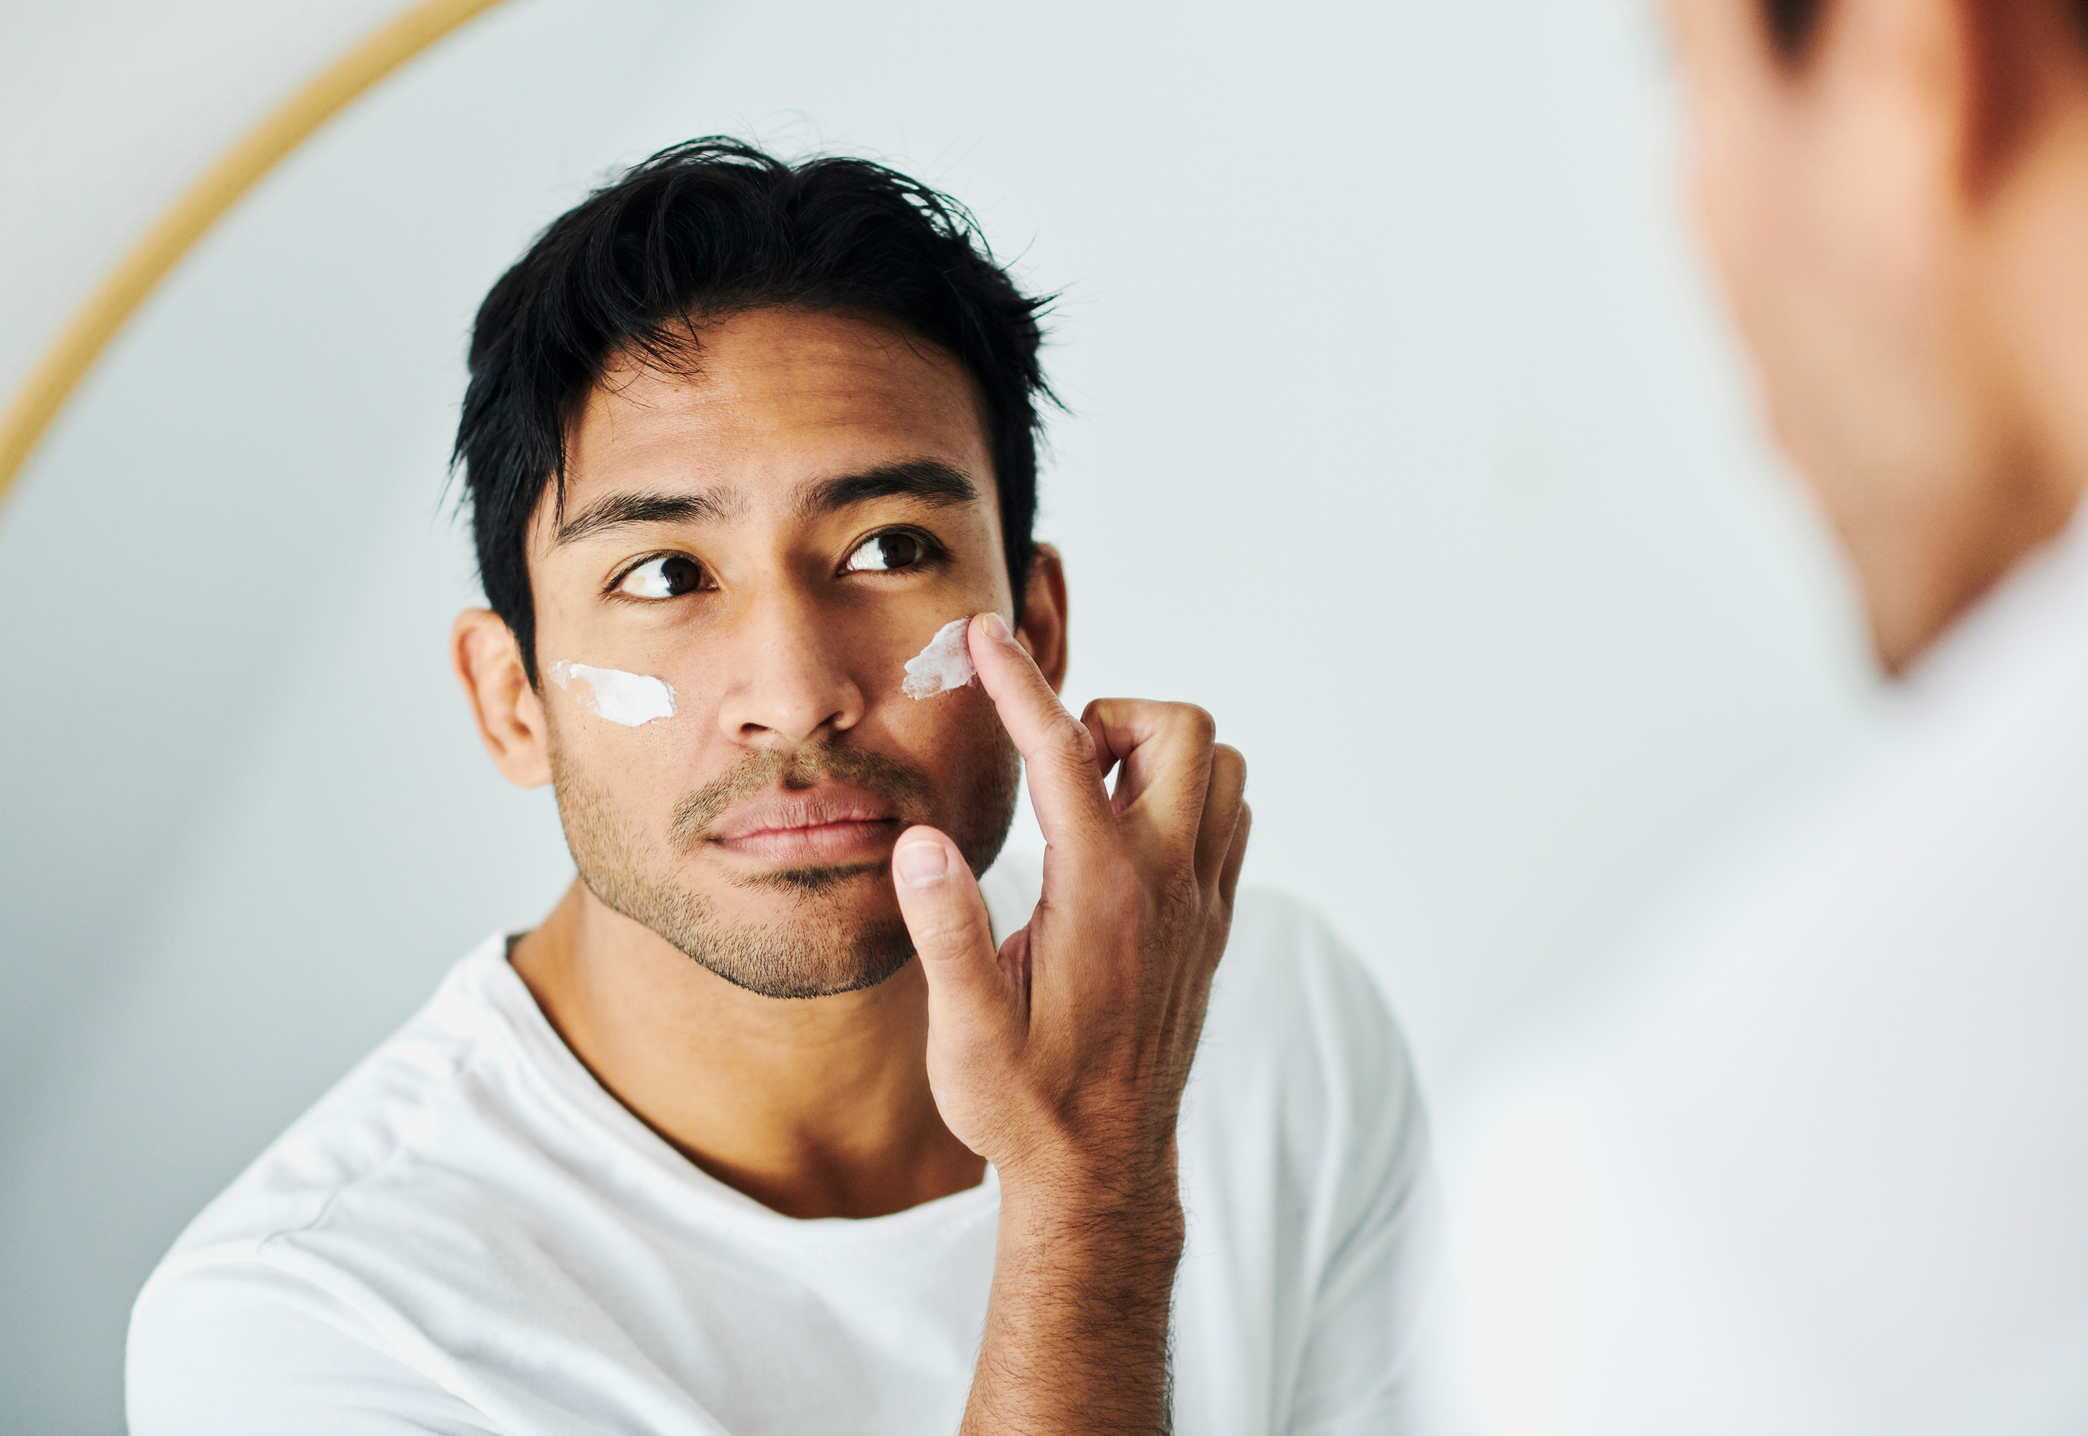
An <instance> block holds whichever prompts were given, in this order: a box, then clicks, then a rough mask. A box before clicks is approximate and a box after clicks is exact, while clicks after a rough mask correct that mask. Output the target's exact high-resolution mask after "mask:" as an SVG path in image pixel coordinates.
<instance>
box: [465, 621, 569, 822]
mask: <svg viewBox="0 0 2088 1436" xmlns="http://www.w3.org/2000/svg"><path fill="white" fill-rule="evenodd" d="M450 666H451V667H453V668H454V669H456V671H457V679H458V681H459V682H461V683H462V684H463V685H464V697H465V698H466V699H467V700H468V701H469V702H470V704H471V713H472V717H474V718H475V719H477V720H478V730H479V741H480V742H482V743H484V744H485V745H486V751H487V752H488V753H490V754H492V755H493V764H494V766H495V767H497V768H499V769H500V771H501V773H502V775H503V776H505V777H506V778H507V780H508V781H509V782H510V783H513V784H514V785H515V786H516V787H519V788H541V787H542V786H543V785H544V784H546V783H548V782H550V781H551V749H550V743H549V741H548V740H549V737H550V733H549V728H548V726H547V724H546V723H545V720H544V704H543V700H542V699H541V698H539V697H538V696H537V693H536V690H535V689H533V688H532V687H530V685H529V675H528V673H527V672H525V671H524V669H523V667H522V649H521V647H520V645H518V644H517V643H516V642H515V634H514V630H513V629H511V628H509V627H508V626H507V623H506V621H505V620H503V619H502V618H501V616H500V615H499V614H497V613H495V612H493V611H492V610H491V609H486V608H467V609H465V610H464V611H463V612H462V613H460V614H458V615H457V621H456V624H455V625H454V626H453V627H452V628H451V629H450Z"/></svg>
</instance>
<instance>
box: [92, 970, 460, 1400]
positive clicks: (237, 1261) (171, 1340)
mask: <svg viewBox="0 0 2088 1436" xmlns="http://www.w3.org/2000/svg"><path fill="white" fill-rule="evenodd" d="M497 953H498V948H497V946H496V943H494V942H489V943H488V944H487V945H486V947H483V948H481V949H479V950H478V951H476V952H474V953H472V954H471V955H470V956H469V957H467V958H466V959H464V961H463V962H461V963H459V964H458V965H457V966H456V967H455V968H453V969H452V970H451V972H450V974H449V976H448V977H447V978H446V979H445V981H444V982H443V984H442V985H441V987H440V988H439V989H438V990H437V992H436V994H435V996H434V997H433V998H432V999H431V1000H430V1001H429V1003H428V1004H427V1006H426V1007H424V1008H422V1010H421V1011H420V1012H419V1013H418V1014H416V1015H415V1016H414V1017H413V1018H412V1019H411V1020H410V1021H408V1022H407V1024H406V1025H405V1026H404V1027H403V1028H401V1029H400V1030H399V1032H397V1033H396V1034H394V1035H393V1036H392V1037H391V1038H389V1039H388V1040H387V1041H386V1042H385V1043H384V1044H383V1045H382V1046H380V1047H379V1048H378V1049H377V1050H376V1051H375V1052H373V1053H371V1054H370V1055H369V1056H368V1057H367V1058H365V1059H364V1060H363V1061H362V1062H361V1063H359V1064H358V1065H357V1066H356V1067H355V1068H354V1069H353V1070H352V1071H351V1072H349V1073H348V1075H347V1076H345V1077H344V1078H342V1079H341V1081H340V1082H338V1083H337V1084H336V1085H335V1086H334V1087H333V1089H332V1090H331V1091H329V1092H328V1093H327V1094H326V1095H325V1096H324V1097H322V1098H321V1099H320V1100H319V1101H318V1102H317V1103H315V1104H314V1105H313V1106H312V1108H311V1109H310V1110H309V1111H307V1112H306V1113H305V1114H304V1115H303V1116H302V1117H300V1118H298V1119H297V1121H295V1122H294V1123H292V1124H291V1126H290V1127H289V1129H288V1130H287V1131H285V1132H284V1133H283V1135H282V1136H280V1137H278V1138H277V1139H276V1140H275V1141H274V1142H273V1143H271V1144H270V1145H269V1147H268V1148H267V1150H265V1151H264V1152H263V1153H262V1154H261V1155H260V1157H258V1158H257V1159H256V1160H255V1161H254V1162H253V1164H252V1165H250V1166H249V1167H248V1168H247V1169H246V1171H244V1172H242V1173H241V1174H240V1175H239V1176H238V1177H237V1178H236V1179H235V1180H234V1181H233V1182H232V1184H231V1185H230V1186H229V1187H227V1188H226V1189H225V1190H224V1192H222V1193H221V1194H220V1195H219V1196H218V1197H217V1198H216V1199H215V1200H214V1201H212V1202H211V1203H210V1205H209V1206H207V1207H205V1208H204V1209H203V1211H202V1213H201V1214H200V1215H198V1216H197V1217H196V1219H195V1220H194V1221H192V1222H191V1223H190V1224H189V1226H188V1228H187V1229H186V1230H185V1231H183V1232H182V1234H181V1236H180V1237H179V1238H178V1239H177V1240H176V1241H175V1243H174V1246H173V1247H172V1249H171V1250H169V1252H168V1253H167V1255H166V1256H165V1257H163V1258H162V1259H161V1261H160V1263H159V1265H158V1267H156V1268H155V1269H154V1271H153V1273H152V1275H151V1276H150V1277H149V1278H148V1279H147V1281H146V1284H145V1287H144V1289H143V1291H142V1292H141V1293H140V1295H139V1297H138V1301H137V1305H136V1307H135V1309H134V1311H133V1314H132V1329H131V1350H130V1360H131V1362H132V1364H133V1365H134V1366H137V1365H139V1363H140V1362H141V1361H142V1362H143V1363H144V1366H143V1367H141V1368H140V1369H147V1368H150V1369H159V1367H160V1366H163V1365H165V1363H166V1360H172V1357H171V1356H170V1355H169V1354H170V1353H178V1355H179V1360H175V1361H173V1366H172V1367H170V1368H169V1369H180V1368H183V1367H186V1366H190V1365H198V1369H202V1367H205V1366H207V1365H208V1361H207V1360H206V1353H207V1352H208V1351H218V1352H220V1353H221V1354H230V1355H232V1356H236V1355H237V1353H238V1351H239V1350H241V1349H243V1348H244V1347H245V1346H247V1345H250V1344H251V1342H252V1329H253V1328H254V1327H256V1326H265V1325H266V1324H267V1317H266V1316H265V1315H264V1313H267V1312H274V1313H275V1314H277V1315H279V1316H281V1317H282V1318H283V1319H284V1321H285V1322H286V1323H287V1325H286V1328H285V1330H286V1331H309V1330H325V1331H335V1332H337V1331H338V1330H339V1329H340V1324H339V1322H337V1321H335V1320H333V1317H332V1315H331V1314H329V1315H326V1317H325V1319H323V1320H322V1319H319V1318H318V1317H316V1316H315V1313H321V1312H322V1311H324V1312H326V1313H332V1308H331V1306H330V1305H329V1303H331V1302H333V1301H335V1300H337V1298H338V1294H337V1293H334V1294H330V1293H329V1287H330V1285H332V1284H330V1283H329V1282H327V1281H326V1280H324V1279H323V1274H321V1273H316V1272H313V1271H301V1272H298V1273H295V1274H293V1273H292V1272H290V1271H289V1270H287V1269H286V1267H285V1264H284V1261H283V1258H284V1256H285V1254H286V1251H287V1250H288V1249H289V1248H292V1247H294V1246H296V1245H298V1244H300V1241H301V1239H303V1238H305V1237H308V1236H309V1235H311V1234H312V1233H314V1232H317V1231H319V1230H321V1229H323V1228H325V1227H327V1226H328V1225H329V1224H332V1225H338V1224H339V1213H340V1212H341V1210H342V1208H343V1207H344V1206H345V1205H349V1204H350V1201H351V1198H352V1196H353V1195H354V1194H357V1193H367V1192H369V1191H370V1190H371V1189H372V1188H378V1187H382V1186H384V1185H385V1184H386V1183H387V1182H388V1181H391V1180H392V1179H393V1178H394V1177H396V1176H397V1175H398V1174H399V1173H400V1172H401V1170H402V1169H413V1170H419V1169H420V1168H423V1167H426V1166H427V1165H428V1162H427V1160H426V1158H427V1157H428V1155H429V1154H430V1153H431V1152H435V1151H437V1150H438V1149H439V1148H441V1147H442V1145H443V1144H444V1140H445V1139H444V1137H443V1128H444V1122H445V1117H444V1114H445V1113H446V1112H453V1111H454V1110H455V1109H456V1108H457V1107H458V1106H459V1105H460V1104H468V1102H469V1098H468V1096H466V1095H465V1092H464V1089H465V1088H466V1087H467V1085H468V1074H469V1073H470V1071H471V1069H472V1068H473V1067H474V1066H476V1065H477V1064H478V1063H479V1062H480V1061H481V1059H482V1058H483V1057H484V1056H485V1054H486V1052H487V1049H488V1048H489V1046H491V1045H494V1039H493V1037H492V1024H490V1023H487V1022H485V1021H483V1020H482V1017H483V1013H482V1012H481V1008H480V1002H479V994H478V993H477V992H476V991H475V990H474V988H475V980H476V979H479V978H481V977H482V974H481V973H479V972H478V971H476V969H477V968H480V967H483V966H484V964H485V963H486V962H487V961H489V960H497ZM451 1125H454V1124H451ZM407 1180H412V1177H411V1175H410V1173H409V1176H408V1178H407ZM423 1185H425V1184H423ZM286 1339H288V1338H287V1337H286ZM163 1358H164V1359H163ZM199 1363H200V1365H199ZM239 1364H240V1365H241V1366H242V1368H243V1369H249V1370H251V1369H253V1363H252V1362H250V1361H244V1360H242V1361H241V1362H240V1363H239Z"/></svg>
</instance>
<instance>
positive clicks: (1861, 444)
mask: <svg viewBox="0 0 2088 1436" xmlns="http://www.w3.org/2000/svg"><path fill="white" fill-rule="evenodd" d="M1764 8H1765V7H1764V4H1763V0H1666V9H1667V11H1668V14H1669V19H1670V20H1671V22H1672V25H1671V29H1672V32H1673V35H1674V38H1675V41H1676V46H1677V50H1678V52H1679V55H1680V57H1681V60H1682V62H1683V67H1684V70H1685V72H1686V79H1687V82H1688V84H1687V91H1688V99H1689V102H1690V110H1691V119H1692V125H1691V129H1692V132H1693V133H1692V139H1693V145H1692V151H1693V158H1694V165H1693V169H1694V180H1695V187H1696V197H1697V202H1698V208H1699V213H1700V217H1701V219H1702V223H1703V229H1704V233H1705V236H1706V238H1707V239H1708V241H1709V245H1710V249H1711V252H1712V255H1713V257H1714V259H1715V260H1716V262H1717V267H1718V271H1719V276H1720V278H1721V279H1722V280H1723V281H1724V288H1725V291H1726V296H1727V298H1728V300H1729V302H1730V304H1731V308H1732V312H1733V316H1734V319H1735V321H1736V323H1737V325H1738V327H1739V329H1740V332H1741V334H1742V336H1743V338H1744V339H1745V340H1746V342H1747V347H1748V349H1749V350H1750V351H1751V353H1752V355H1753V357H1754V360H1755V367H1756V373H1757V375H1758V377H1759V380H1760V384H1761V390H1762V396H1763V400H1764V404H1765V407H1766V409H1767V413H1768V418H1769V420H1770V423H1771V425H1772V427H1773V428H1774V430H1775V432H1776V435H1777V437H1778V439H1779V440H1780V441H1781V443H1782V445H1783V447H1784V449H1785V451H1786V452H1787V453H1789V454H1790V456H1791V457H1792V458H1793V459H1794V460H1795V461H1796V463H1797V465H1798V467H1799V468H1800V470H1801V471H1802V472H1803V474H1804V477H1805V479H1806V481H1807V483H1808V484H1809V486H1810V487H1811V488H1812V489H1813V491H1814V492H1815V494H1816V495H1817V496H1818V498H1819V499H1820V501H1821V504H1822V506H1823V507H1824V508H1825V510H1826V512H1827V515H1828V517H1829V518H1830V519H1831V520H1832V522H1833V523H1834V526H1835V528H1836V529H1837V531H1838V533H1839V535H1840V537H1841V539H1842V541H1843V544H1844V546H1845V547H1846V549H1847V550H1848V552H1849V555H1850V557H1851V559H1852V560H1853V561H1854V564H1855V567H1856V569H1857V571H1858V574H1859V576H1860V577H1861V579H1862V582H1863V585H1864V589H1865V594H1866V598H1867V600H1868V602H1869V605H1870V609H1871V618H1872V625H1873V632H1874V635H1875V637H1876V638H1877V641H1878V644H1879V648H1880V652H1881V654H1883V656H1884V657H1885V658H1886V661H1887V663H1888V664H1889V665H1893V666H1897V665H1898V664H1899V663H1901V662H1903V661H1905V660H1906V658H1908V657H1909V656H1910V652H1911V650H1912V649H1913V648H1916V647H1918V646H1919V643H1918V640H1919V639H1920V638H1921V637H1922V636H1923V635H1925V634H1926V633H1928V632H1930V631H1932V630H1933V628H1934V627H1935V625H1936V622H1937V620H1938V612H1939V611H1941V610H1947V609H1949V608H1950V607H1951V606H1952V605H1954V604H1956V603H1959V602H1961V601H1963V600H1964V598H1965V597H1966V592H1965V590H1972V589H1976V588H1977V586H1978V585H1980V584H1982V583H1984V582H1985V581H1987V580H1989V579H1990V578H1991V577H1992V576H1993V573H1994V572H1995V571H1997V567H1998V566H1999V565H2001V564H2003V563H2004V562H2005V556H2006V554H2007V553H2008V552H2010V549H2009V544H2010V543H2011V542H2012V537H2011V535H2009V534H2007V533H2001V532H1990V531H1992V530H1994V529H1995V525H1996V523H1997V522H1999V520H1997V518H1996V515H1997V514H1999V515H2001V518H2002V519H2005V518H2006V511H2005V508H2004V507H2003V506H1997V505H1996V504H1995V496H1996V495H1997V494H2002V493H2005V491H2006V486H2007V485H2008V483H2009V482H2010V481H2011V475H2012V472H2013V471H2012V469H2011V466H2012V465H2014V464H2015V463H2016V462H2017V461H2018V460H2019V459H2020V457H2021V455H2020V447H2019V445H2018V444H2017V443H2016V442H2015V437H2014V435H2013V434H2012V433H2010V432H2009V431H2008V428H2007V426H2008V424H2009V423H2010V414H2011V409H2010V406H2009V404H2008V403H2007V402H2006V401H2005V396H2004V395H2003V393H2002V391H2001V389H2000V387H1998V386H1997V375H1998V374H2000V372H2001V371H2000V370H1999V369H1997V367H1996V365H1995V364H1994V362H1993V359H1994V355H1993V352H1992V341H1991V333H1990V331H1989V328H1988V327H1987V321H1988V317H1989V315H1990V313H1991V306H1990V305H1989V304H1988V303H1987V302H1986V299H1985V298H1984V297H1983V295H1984V294H1985V291H1983V290H1982V289H1981V288H1980V286H1981V284H1982V283H1983V282H1985V279H1986V274H1987V272H1986V271H1985V270H1982V269H1981V267H1980V266H1981V262H1982V258H1983V251H1982V250H1981V249H1980V244H1981V243H1982V238H1981V230H1980V228H1979V226H1978V225H1977V224H1976V223H1974V222H1973V217H1972V216H1971V215H1970V214H1969V212H1968V210H1967V208H1966V204H1965V195H1966V189H1965V185H1964V183H1963V181H1964V178H1965V171H1964V149H1963V144H1964V135H1963V133H1962V132H1961V126H1962V123H1963V117H1962V115H1961V114H1960V113H1958V112H1954V111H1953V110H1952V108H1951V106H1950V105H1949V104H1948V103H1945V101H1944V99H1943V98H1942V97H1941V96H1940V95H1939V89H1938V85H1937V83H1936V81H1937V78H1938V76H1939V75H1941V74H1943V73H1945V72H1946V71H1947V69H1948V66H1949V65H1950V64H1952V63H1955V57H1954V55H1953V52H1952V48H1951V47H1952V46H1953V45H1955V44H1958V43H1959V41H1958V39H1957V37H1955V35H1954V34H1952V33H1950V32H1949V31H1948V30H1947V28H1945V29H1941V30H1939V29H1938V28H1937V24H1936V21H1935V17H1936V16H1939V15H1947V13H1948V10H1947V7H1938V6H1934V5H1926V4H1923V5H1911V4H1900V3H1898V0H1875V2H1874V0H1829V3H1828V4H1827V5H1826V6H1825V7H1824V8H1823V13H1822V15H1821V17H1820V19H1821V22H1822V23H1821V25H1820V27H1819V29H1818V31H1817V33H1816V34H1815V35H1814V36H1813V38H1812V41H1811V44H1810V48H1809V50H1808V53H1807V54H1806V55H1805V56H1804V57H1803V59H1802V61H1793V60H1790V59H1788V58H1786V57H1783V56H1779V55H1778V54H1777V53H1776V51H1775V48H1774V46H1773V45H1772V44H1771V42H1770V40H1769V37H1768V33H1767V27H1766V25H1765V23H1764V18H1763V10H1764ZM1987 549H1992V550H1993V552H1992V553H1989V552H1987V551H1986V550H1987ZM1930 590H1933V591H1930Z"/></svg>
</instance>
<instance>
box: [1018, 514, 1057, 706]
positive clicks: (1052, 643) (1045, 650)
mask: <svg viewBox="0 0 2088 1436" xmlns="http://www.w3.org/2000/svg"><path fill="white" fill-rule="evenodd" d="M1015 637H1016V639H1017V640H1018V641H1019V642H1020V643H1021V644H1022V646H1023V648H1024V649H1025V650H1026V651H1027V652H1028V653H1029V656H1030V657H1031V658H1032V659H1034V660H1035V661H1036V664H1037V670H1038V671H1039V672H1040V673H1042V674H1043V675H1044V681H1045V682H1046V683H1049V684H1050V685H1051V691H1052V692H1054V693H1057V692H1058V691H1060V690H1061V689H1063V688H1064V687H1065V686H1066V566H1065V564H1064V562H1062V561H1061V560H1060V558H1059V551H1058V550H1057V549H1055V548H1053V547H1052V546H1051V545H1050V544H1048V543H1040V544H1038V545H1037V550H1036V556H1035V557H1034V558H1032V559H1031V560H1030V572H1029V586H1028V587H1027V588H1026V589H1025V590H1024V591H1023V596H1022V623H1021V625H1020V626H1018V627H1017V628H1016V630H1015Z"/></svg>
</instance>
